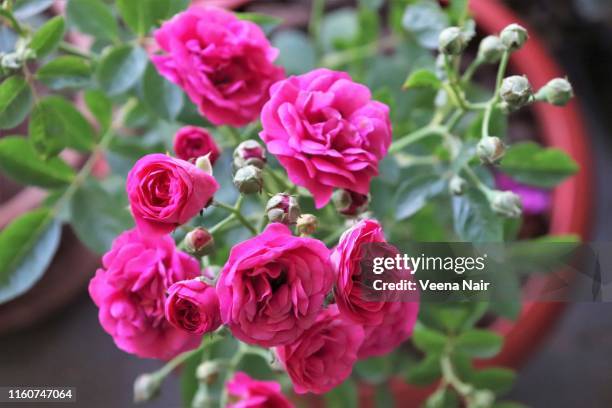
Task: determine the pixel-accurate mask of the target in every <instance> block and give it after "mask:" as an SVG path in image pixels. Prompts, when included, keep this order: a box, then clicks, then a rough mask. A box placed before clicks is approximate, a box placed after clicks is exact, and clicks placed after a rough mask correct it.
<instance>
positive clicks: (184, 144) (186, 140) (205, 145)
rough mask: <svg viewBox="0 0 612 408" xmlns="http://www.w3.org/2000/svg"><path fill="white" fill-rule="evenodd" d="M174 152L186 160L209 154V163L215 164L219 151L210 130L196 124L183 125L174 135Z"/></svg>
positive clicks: (193, 159)
mask: <svg viewBox="0 0 612 408" xmlns="http://www.w3.org/2000/svg"><path fill="white" fill-rule="evenodd" d="M174 153H176V157H178V158H179V159H182V160H186V161H195V159H197V158H198V157H201V156H206V155H207V154H210V156H208V158H209V159H210V163H211V164H215V162H216V161H217V159H218V158H219V155H220V154H221V151H220V150H219V146H217V143H216V142H215V139H214V138H213V137H212V135H211V134H210V132H209V131H208V130H206V129H203V128H200V127H196V126H185V127H182V128H181V129H179V131H178V132H176V135H174Z"/></svg>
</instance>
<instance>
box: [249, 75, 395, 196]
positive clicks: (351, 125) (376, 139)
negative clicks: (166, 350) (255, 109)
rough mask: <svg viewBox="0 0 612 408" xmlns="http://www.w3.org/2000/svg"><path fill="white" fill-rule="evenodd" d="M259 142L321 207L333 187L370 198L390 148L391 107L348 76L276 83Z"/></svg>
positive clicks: (306, 77) (304, 77)
mask: <svg viewBox="0 0 612 408" xmlns="http://www.w3.org/2000/svg"><path fill="white" fill-rule="evenodd" d="M270 95H271V97H270V100H269V101H268V102H267V103H266V105H265V106H264V108H263V110H262V113H261V123H262V126H263V131H262V132H261V133H260V136H261V138H262V139H263V140H264V141H265V142H266V144H267V147H268V150H269V151H270V153H272V154H273V155H275V156H276V157H277V158H278V160H279V161H280V163H281V164H282V165H283V167H285V169H286V170H287V172H288V174H289V178H290V179H291V181H292V182H294V183H295V184H297V185H300V186H303V187H305V188H307V189H308V190H309V191H310V192H311V193H312V195H313V197H314V199H315V203H316V206H317V208H321V207H322V206H324V205H325V204H326V203H327V202H329V200H330V198H331V195H332V193H333V191H334V189H335V188H342V189H348V190H351V191H354V192H356V193H359V194H363V195H367V194H368V192H369V191H370V180H371V179H372V177H374V176H376V175H378V162H379V161H380V160H381V159H382V158H383V157H384V156H385V155H386V154H387V149H388V148H389V145H390V144H391V121H390V119H389V107H388V106H387V105H385V104H383V103H380V102H376V101H373V100H372V96H371V94H370V90H369V89H368V88H367V87H366V86H364V85H361V84H358V83H355V82H353V81H352V80H351V77H350V76H349V75H348V74H347V73H345V72H336V71H330V70H328V69H317V70H315V71H312V72H309V73H307V74H304V75H300V76H294V77H290V78H288V79H286V80H283V81H281V82H278V83H276V84H275V85H274V86H273V87H272V88H271V90H270Z"/></svg>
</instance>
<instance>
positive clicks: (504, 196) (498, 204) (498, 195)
mask: <svg viewBox="0 0 612 408" xmlns="http://www.w3.org/2000/svg"><path fill="white" fill-rule="evenodd" d="M490 200H491V208H492V209H493V211H495V212H496V213H498V214H500V215H504V216H506V217H509V218H518V217H520V216H521V214H522V213H523V209H522V207H523V205H522V202H521V197H519V195H518V194H515V193H513V192H512V191H494V192H493V193H492V196H491V199H490Z"/></svg>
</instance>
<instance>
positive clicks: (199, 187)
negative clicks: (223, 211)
mask: <svg viewBox="0 0 612 408" xmlns="http://www.w3.org/2000/svg"><path fill="white" fill-rule="evenodd" d="M218 189H219V184H218V183H217V181H216V180H215V179H214V178H213V176H211V175H209V174H208V173H206V172H205V171H203V170H200V169H199V168H197V167H196V166H194V165H193V164H191V163H188V162H186V161H184V160H180V159H175V158H172V157H169V156H167V155H165V154H149V155H147V156H144V157H143V158H141V159H140V160H138V161H137V162H136V164H135V165H134V167H133V168H132V170H130V173H129V174H128V177H127V194H128V198H129V200H130V207H131V209H132V214H133V216H134V219H135V220H136V225H137V226H138V228H139V229H141V230H142V232H143V233H145V234H155V235H162V234H166V233H169V232H171V231H173V230H174V229H175V228H176V227H178V226H179V225H181V224H184V223H186V222H187V221H189V220H190V219H191V218H193V217H194V216H195V215H197V214H198V213H199V212H200V211H201V210H202V209H204V207H206V205H207V204H208V203H209V202H210V201H211V200H212V197H213V195H214V194H215V192H216V191H217V190H218Z"/></svg>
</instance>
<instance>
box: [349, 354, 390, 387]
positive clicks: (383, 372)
mask: <svg viewBox="0 0 612 408" xmlns="http://www.w3.org/2000/svg"><path fill="white" fill-rule="evenodd" d="M354 370H355V372H356V373H357V374H358V375H359V376H360V377H361V378H363V379H364V380H365V381H366V382H368V383H370V384H381V383H383V382H385V381H387V380H388V379H389V377H390V376H391V374H392V373H393V358H392V357H391V356H390V355H389V356H382V357H370V358H368V359H365V360H360V361H358V362H357V364H355V367H354Z"/></svg>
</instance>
